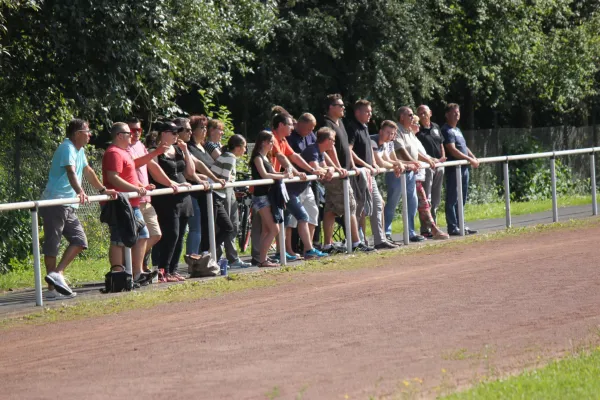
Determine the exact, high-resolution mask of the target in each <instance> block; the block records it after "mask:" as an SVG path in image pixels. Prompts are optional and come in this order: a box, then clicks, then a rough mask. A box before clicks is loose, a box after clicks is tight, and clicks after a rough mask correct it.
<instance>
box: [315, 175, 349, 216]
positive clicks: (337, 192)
mask: <svg viewBox="0 0 600 400" xmlns="http://www.w3.org/2000/svg"><path fill="white" fill-rule="evenodd" d="M323 186H325V208H324V211H325V212H332V213H334V214H335V215H337V216H340V215H344V184H343V181H342V180H341V179H334V180H331V181H330V182H323ZM348 189H349V192H348V193H349V195H350V215H354V214H356V199H355V198H354V192H353V191H352V186H349V187H348Z"/></svg>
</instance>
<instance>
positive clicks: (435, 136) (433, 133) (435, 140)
mask: <svg viewBox="0 0 600 400" xmlns="http://www.w3.org/2000/svg"><path fill="white" fill-rule="evenodd" d="M417 139H419V141H420V142H421V143H422V144H423V147H424V148H425V151H426V152H427V155H429V156H431V157H434V158H442V150H441V146H442V143H444V137H443V136H442V132H441V131H440V127H439V126H438V125H437V124H436V123H433V122H432V123H431V124H430V125H429V128H425V127H424V126H421V127H420V129H419V132H417Z"/></svg>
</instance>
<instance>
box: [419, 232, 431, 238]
mask: <svg viewBox="0 0 600 400" xmlns="http://www.w3.org/2000/svg"><path fill="white" fill-rule="evenodd" d="M421 236H423V237H424V238H425V239H433V233H431V232H424V233H421Z"/></svg>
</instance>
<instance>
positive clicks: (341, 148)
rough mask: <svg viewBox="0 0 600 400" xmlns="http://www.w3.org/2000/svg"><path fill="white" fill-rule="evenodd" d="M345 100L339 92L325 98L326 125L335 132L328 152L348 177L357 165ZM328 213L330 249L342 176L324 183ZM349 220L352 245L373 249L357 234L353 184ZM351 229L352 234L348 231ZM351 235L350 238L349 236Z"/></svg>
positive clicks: (325, 242) (341, 197)
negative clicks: (345, 124) (347, 124)
mask: <svg viewBox="0 0 600 400" xmlns="http://www.w3.org/2000/svg"><path fill="white" fill-rule="evenodd" d="M345 108H346V107H345V106H344V102H343V101H342V96H341V95H340V94H330V95H329V96H327V99H326V100H325V126H326V127H328V128H331V129H333V131H334V132H335V147H334V148H333V149H332V150H330V151H328V152H327V153H326V154H327V155H328V156H329V158H330V159H331V162H332V163H333V167H334V168H335V169H336V171H337V172H339V173H340V175H341V176H342V177H343V178H345V177H346V176H347V173H348V172H347V171H348V170H355V171H358V170H357V168H356V166H355V165H354V161H353V159H352V154H351V151H350V146H349V144H348V133H347V132H346V128H345V127H344V124H343V123H342V117H343V116H344V110H345ZM325 190H326V193H325V215H324V218H323V231H324V233H323V235H324V240H323V251H325V252H330V251H331V250H330V249H332V248H333V246H332V244H333V225H334V224H335V217H336V216H341V215H343V214H344V190H343V183H342V180H341V179H339V178H337V179H333V180H332V181H331V182H327V183H326V184H325ZM349 200H350V224H351V229H350V230H351V232H346V236H351V240H352V248H353V249H354V250H356V251H372V250H374V249H373V248H372V247H368V246H366V245H365V244H364V243H363V242H361V241H360V237H359V235H358V223H357V221H356V199H355V197H354V193H353V191H352V188H350V199H349ZM348 233H350V235H348ZM347 239H348V238H347Z"/></svg>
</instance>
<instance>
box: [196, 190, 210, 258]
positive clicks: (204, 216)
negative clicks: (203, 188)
mask: <svg viewBox="0 0 600 400" xmlns="http://www.w3.org/2000/svg"><path fill="white" fill-rule="evenodd" d="M206 196H209V194H208V193H206V192H199V194H198V207H200V211H201V212H200V253H203V252H205V251H210V242H209V240H208V212H206V210H208V204H207V200H206Z"/></svg>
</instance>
